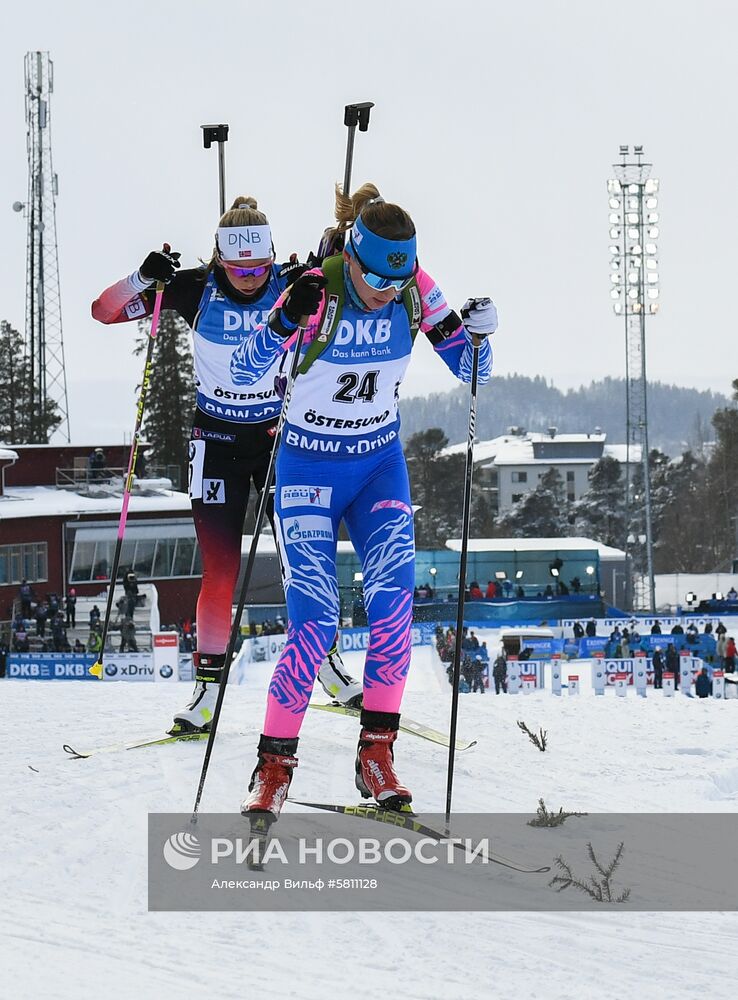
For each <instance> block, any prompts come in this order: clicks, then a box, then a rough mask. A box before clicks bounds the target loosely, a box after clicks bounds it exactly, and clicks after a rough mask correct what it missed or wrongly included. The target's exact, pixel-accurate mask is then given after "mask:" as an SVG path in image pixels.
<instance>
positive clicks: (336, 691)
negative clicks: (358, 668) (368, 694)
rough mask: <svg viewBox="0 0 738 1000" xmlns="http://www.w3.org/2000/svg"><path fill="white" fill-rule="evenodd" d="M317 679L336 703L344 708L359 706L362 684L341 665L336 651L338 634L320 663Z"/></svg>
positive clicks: (360, 703) (362, 693) (339, 656)
mask: <svg viewBox="0 0 738 1000" xmlns="http://www.w3.org/2000/svg"><path fill="white" fill-rule="evenodd" d="M318 680H319V681H320V683H321V686H322V688H323V690H324V691H325V693H326V694H327V695H328V697H329V698H332V699H333V701H334V703H335V704H336V705H342V706H343V707H344V708H361V706H362V704H363V698H364V691H363V688H362V685H361V684H360V683H359V682H358V681H356V680H354V678H353V677H352V676H351V675H350V674H349V673H348V671H347V670H346V667H345V666H344V665H343V660H342V659H341V654H340V653H339V652H338V636H336V641H335V642H334V644H333V646H332V647H331V648H330V649H329V650H328V652H327V653H326V656H325V659H324V660H323V662H322V664H321V665H320V670H319V671H318Z"/></svg>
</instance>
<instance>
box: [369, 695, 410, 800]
mask: <svg viewBox="0 0 738 1000" xmlns="http://www.w3.org/2000/svg"><path fill="white" fill-rule="evenodd" d="M399 725H400V716H399V714H398V713H396V712H370V711H369V710H368V709H366V708H365V709H362V712H361V734H360V736H359V748H358V751H357V754H356V787H357V788H358V789H359V791H360V792H361V794H362V796H363V798H365V799H369V798H371V797H372V796H374V799H375V801H376V802H377V803H378V804H379V805H380V806H382V808H383V809H394V810H395V811H396V812H402V811H407V810H406V809H404V807H406V806H409V804H410V803H411V802H412V800H413V797H412V795H411V794H410V792H409V791H408V790H407V788H405V786H404V785H402V784H401V783H400V779H399V778H398V777H397V775H396V774H395V768H394V753H393V750H392V744H393V743H394V742H395V740H396V739H397V729H398V727H399Z"/></svg>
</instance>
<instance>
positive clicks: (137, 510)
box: [0, 486, 190, 521]
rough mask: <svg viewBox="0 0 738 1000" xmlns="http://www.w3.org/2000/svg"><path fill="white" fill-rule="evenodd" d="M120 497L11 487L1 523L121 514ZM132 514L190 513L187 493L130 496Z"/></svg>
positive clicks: (0, 506)
mask: <svg viewBox="0 0 738 1000" xmlns="http://www.w3.org/2000/svg"><path fill="white" fill-rule="evenodd" d="M120 509H121V496H120V494H118V495H117V496H115V495H113V496H109V497H99V498H98V497H96V498H94V499H93V498H92V497H85V496H80V494H79V493H74V492H71V491H69V490H57V489H56V488H55V487H53V486H14V487H11V488H10V489H9V490H6V493H5V496H0V521H3V520H6V519H10V518H22V517H74V516H76V515H78V514H120ZM128 510H129V512H130V513H131V514H144V513H161V514H169V513H173V512H176V513H178V514H182V513H189V511H190V500H189V497H188V496H187V494H186V493H178V492H176V491H175V490H167V491H166V492H163V493H161V494H157V495H156V496H148V497H140V496H135V495H133V496H132V497H131V502H130V506H129V508H128Z"/></svg>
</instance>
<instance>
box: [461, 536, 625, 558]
mask: <svg viewBox="0 0 738 1000" xmlns="http://www.w3.org/2000/svg"><path fill="white" fill-rule="evenodd" d="M446 548H447V549H451V550H452V551H454V552H460V551H461V539H460V538H449V539H448V541H447V542H446ZM553 550H555V551H557V552H581V551H590V552H591V551H595V552H597V554H598V555H599V557H600V559H624V558H625V553H624V552H623V551H622V549H614V548H612V547H611V546H609V545H603V544H602V543H601V542H596V541H595V540H594V539H593V538H470V539H469V551H470V552H540V551H553Z"/></svg>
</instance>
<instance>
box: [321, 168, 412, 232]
mask: <svg viewBox="0 0 738 1000" xmlns="http://www.w3.org/2000/svg"><path fill="white" fill-rule="evenodd" d="M335 215H336V222H337V225H336V226H334V228H333V229H330V230H328V231H327V233H326V235H327V236H328V237H329V239H331V240H335V238H336V237H337V236H339V234H341V233H346V232H347V231H348V230H349V229H351V227H352V226H353V224H354V222H356V220H357V219H358V217H359V215H361V218H362V220H363V221H364V222H365V223H366V225H367V227H368V228H369V229H371V231H372V232H373V233H376V234H377V236H383V237H384V238H385V239H388V240H407V239H410V237H411V236H414V235H415V223H414V222H413V220H412V219H411V218H410V216H409V215H408V213H407V212H406V211H405V209H404V208H400V206H399V205H393V204H392V203H390V202H386V201H385V200H384V199H383V198H382V196H381V195H380V193H379V188H377V186H376V185H375V184H372V183H371V182H370V181H369V182H367V183H366V184H362V185H361V187H360V188H357V190H356V191H354V193H353V194H350V195H347V194H344V193H343V191H342V190H341V187H340V185H339V184H336V211H335Z"/></svg>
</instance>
